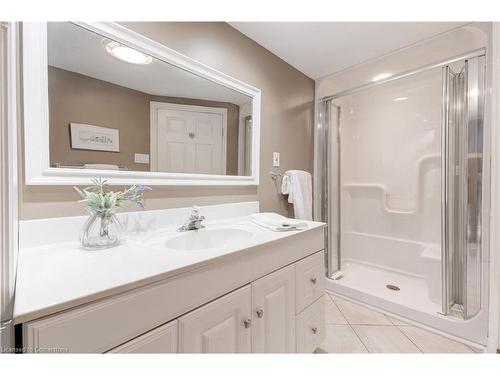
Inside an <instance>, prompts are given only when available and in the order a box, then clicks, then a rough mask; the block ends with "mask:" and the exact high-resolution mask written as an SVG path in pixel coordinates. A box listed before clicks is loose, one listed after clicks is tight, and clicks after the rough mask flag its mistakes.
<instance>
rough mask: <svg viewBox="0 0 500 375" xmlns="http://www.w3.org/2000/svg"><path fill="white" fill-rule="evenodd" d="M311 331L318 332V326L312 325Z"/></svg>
mask: <svg viewBox="0 0 500 375" xmlns="http://www.w3.org/2000/svg"><path fill="white" fill-rule="evenodd" d="M311 331H312V333H313V334H314V335H315V334H316V333H318V327H312V328H311Z"/></svg>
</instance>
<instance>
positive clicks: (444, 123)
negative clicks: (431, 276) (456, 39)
mask: <svg viewBox="0 0 500 375" xmlns="http://www.w3.org/2000/svg"><path fill="white" fill-rule="evenodd" d="M449 102H450V67H449V66H444V67H443V68H442V105H441V287H442V288H441V289H442V301H441V303H442V306H441V308H442V313H443V315H448V313H449V307H450V304H449V292H448V291H449V267H448V262H449V251H448V244H449V242H448V236H449V190H448V189H449V179H448V175H449V144H448V142H449V129H450V124H449Z"/></svg>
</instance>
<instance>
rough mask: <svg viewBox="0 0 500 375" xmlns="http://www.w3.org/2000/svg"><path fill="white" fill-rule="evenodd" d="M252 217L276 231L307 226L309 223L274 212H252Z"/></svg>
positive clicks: (260, 224) (255, 221)
mask: <svg viewBox="0 0 500 375" xmlns="http://www.w3.org/2000/svg"><path fill="white" fill-rule="evenodd" d="M250 217H251V218H252V221H253V222H254V223H255V224H258V225H259V226H261V227H264V228H267V229H270V230H272V231H275V232H288V231H291V230H302V229H306V228H307V223H305V222H302V221H299V220H295V219H289V218H286V217H284V216H281V215H279V214H276V213H274V212H261V213H258V214H251V215H250Z"/></svg>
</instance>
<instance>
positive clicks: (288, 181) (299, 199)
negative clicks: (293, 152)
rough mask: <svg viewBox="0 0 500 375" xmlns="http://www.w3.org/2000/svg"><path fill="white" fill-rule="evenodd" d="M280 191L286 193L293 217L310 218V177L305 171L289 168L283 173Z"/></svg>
mask: <svg viewBox="0 0 500 375" xmlns="http://www.w3.org/2000/svg"><path fill="white" fill-rule="evenodd" d="M281 193H282V194H288V202H289V203H292V204H293V209H294V211H295V218H296V219H301V220H312V178H311V174H310V173H309V172H306V171H298V170H290V171H286V172H285V173H284V175H283V180H282V183H281Z"/></svg>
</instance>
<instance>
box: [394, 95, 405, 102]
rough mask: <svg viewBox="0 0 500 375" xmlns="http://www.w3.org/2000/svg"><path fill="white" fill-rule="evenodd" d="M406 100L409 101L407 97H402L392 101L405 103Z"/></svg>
mask: <svg viewBox="0 0 500 375" xmlns="http://www.w3.org/2000/svg"><path fill="white" fill-rule="evenodd" d="M405 100H408V97H407V96H400V97H399V98H394V99H392V101H393V102H404V101H405Z"/></svg>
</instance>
